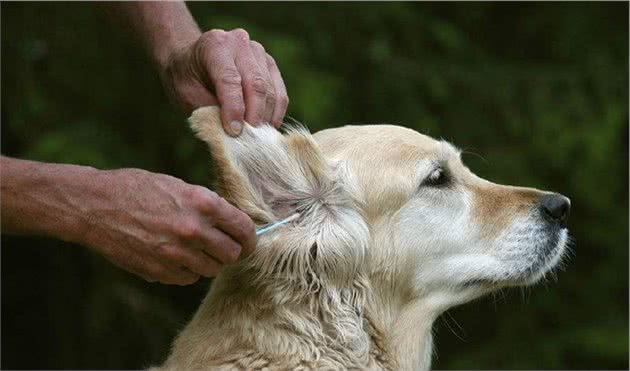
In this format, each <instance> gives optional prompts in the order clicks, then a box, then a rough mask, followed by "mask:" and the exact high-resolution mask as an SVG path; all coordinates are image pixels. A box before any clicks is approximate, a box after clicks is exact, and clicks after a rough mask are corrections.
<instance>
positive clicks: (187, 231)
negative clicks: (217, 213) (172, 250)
mask: <svg viewBox="0 0 630 371" xmlns="http://www.w3.org/2000/svg"><path fill="white" fill-rule="evenodd" d="M177 234H178V235H179V236H180V237H182V238H184V239H193V238H196V237H197V236H199V235H200V234H201V225H200V224H199V223H198V222H197V221H196V220H184V221H182V222H180V223H179V225H178V226H177Z"/></svg>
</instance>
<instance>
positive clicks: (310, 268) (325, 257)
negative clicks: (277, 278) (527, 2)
mask: <svg viewBox="0 0 630 371" xmlns="http://www.w3.org/2000/svg"><path fill="white" fill-rule="evenodd" d="M190 123H191V126H192V128H193V130H194V131H195V133H196V134H197V136H198V137H199V138H201V139H202V140H203V141H205V142H206V143H208V145H209V147H210V151H211V153H212V156H213V158H214V161H215V164H216V167H217V178H218V184H217V189H218V191H219V193H220V194H221V195H222V196H223V197H224V198H226V199H227V200H228V201H230V202H232V203H233V204H235V205H236V206H237V207H239V208H240V209H242V210H244V211H245V212H246V213H247V214H249V215H250V216H251V217H252V218H253V219H254V220H255V221H256V222H258V223H269V222H272V221H274V220H278V219H280V218H283V217H285V216H288V215H290V214H292V213H294V212H298V213H300V218H299V219H298V221H297V222H296V223H293V224H292V225H291V226H287V227H285V228H281V229H280V230H279V232H277V233H270V235H265V236H261V238H260V240H259V247H260V246H261V245H270V246H281V247H278V248H275V247H274V248H269V249H266V251H265V253H264V254H255V256H254V259H260V260H262V261H258V262H257V264H256V265H257V266H258V268H259V269H260V273H261V274H262V275H264V276H268V275H274V273H276V274H281V275H282V276H283V277H291V278H292V279H291V281H293V282H294V283H300V284H304V285H307V286H309V287H310V288H311V289H312V286H313V285H316V284H319V283H320V279H324V280H326V281H328V282H329V283H332V282H335V283H336V284H337V285H341V286H346V287H347V285H348V284H349V282H350V281H351V280H352V277H354V276H355V274H356V273H357V271H358V270H359V268H360V266H361V265H362V263H363V259H364V257H365V252H366V248H367V240H368V236H369V231H368V228H367V225H366V223H365V221H364V218H363V216H362V215H361V212H360V211H359V210H360V209H361V208H360V207H359V203H360V201H359V198H358V196H357V195H356V192H354V191H353V188H352V183H353V182H352V179H351V176H350V175H349V174H350V172H349V171H347V168H346V166H345V164H344V163H337V164H336V165H334V166H333V165H331V164H329V163H328V162H327V161H326V159H325V158H324V156H323V154H322V153H321V151H320V150H319V147H318V145H317V143H316V142H315V141H314V139H313V137H312V136H311V135H310V133H308V131H307V130H306V129H303V128H301V129H291V130H289V131H288V133H287V134H286V135H284V136H283V135H282V134H280V133H279V132H278V131H277V130H275V129H274V128H272V127H271V126H266V125H263V126H260V127H252V126H249V125H244V127H243V131H242V133H241V135H240V136H239V137H238V138H232V137H229V136H228V135H226V134H225V133H224V131H223V128H222V126H221V124H220V121H219V111H218V108H217V107H204V108H200V109H197V110H196V111H195V112H193V115H192V117H191V118H190ZM309 275H312V276H313V277H309ZM315 276H316V277H315ZM307 291H308V290H307Z"/></svg>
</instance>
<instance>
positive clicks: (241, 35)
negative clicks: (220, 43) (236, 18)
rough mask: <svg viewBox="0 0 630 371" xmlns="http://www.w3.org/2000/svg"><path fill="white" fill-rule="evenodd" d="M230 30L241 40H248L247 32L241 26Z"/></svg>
mask: <svg viewBox="0 0 630 371" xmlns="http://www.w3.org/2000/svg"><path fill="white" fill-rule="evenodd" d="M231 32H232V33H233V34H234V36H236V38H238V39H239V40H241V41H247V40H249V33H247V31H245V30H244V29H242V28H235V29H233V30H232V31H231Z"/></svg>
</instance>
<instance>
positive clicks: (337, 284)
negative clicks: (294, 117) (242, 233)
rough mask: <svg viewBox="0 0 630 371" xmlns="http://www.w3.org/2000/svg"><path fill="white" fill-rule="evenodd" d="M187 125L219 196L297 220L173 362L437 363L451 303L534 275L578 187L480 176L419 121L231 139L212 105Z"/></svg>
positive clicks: (271, 237) (171, 366)
mask: <svg viewBox="0 0 630 371" xmlns="http://www.w3.org/2000/svg"><path fill="white" fill-rule="evenodd" d="M190 122H191V125H192V128H193V130H194V131H195V132H196V134H197V135H198V137H199V138H201V139H202V140H203V141H205V142H206V143H207V144H208V145H209V147H210V151H211V154H212V157H213V159H214V163H215V165H216V170H217V179H218V184H217V189H218V190H219V193H220V194H221V195H222V196H223V197H225V198H226V199H227V200H228V201H230V202H231V203H233V204H234V205H236V206H238V207H239V208H240V209H242V210H243V211H245V212H246V213H247V214H248V215H250V216H251V217H252V219H253V220H254V221H255V222H256V223H257V224H259V225H264V224H268V223H273V222H276V221H278V220H281V219H283V218H285V217H287V216H289V215H291V214H293V213H296V212H297V213H299V215H300V216H299V218H298V219H297V220H295V221H293V222H292V223H288V224H286V225H283V226H281V227H278V228H276V229H274V230H273V231H270V232H268V233H266V234H263V235H261V236H260V237H259V239H258V244H257V248H256V250H255V251H254V252H253V253H252V255H250V256H248V257H246V258H244V259H241V260H239V261H238V262H237V263H235V264H233V265H231V266H227V267H226V268H225V269H224V270H223V271H222V273H221V274H220V275H219V276H218V277H217V278H216V279H215V280H214V282H213V284H212V287H211V289H210V291H209V293H208V295H207V296H206V298H205V299H204V300H203V302H202V304H201V306H200V308H199V310H198V311H197V313H196V314H195V316H194V318H193V319H192V320H191V322H190V323H189V324H188V325H187V326H186V328H185V329H184V330H183V331H182V332H181V333H180V334H179V336H177V338H176V340H175V342H174V344H173V346H172V349H171V353H170V355H169V357H168V359H167V360H166V362H165V364H164V365H163V366H161V369H162V370H426V369H429V368H430V365H431V353H432V347H431V326H432V324H433V322H434V321H435V319H436V318H437V317H438V316H439V315H440V314H441V313H442V312H444V311H445V310H447V309H448V308H450V307H453V306H455V305H458V304H462V303H465V302H467V301H470V300H472V299H474V298H477V297H479V296H481V295H484V294H486V293H489V292H491V291H493V290H496V289H498V288H501V287H506V286H522V285H530V284H532V283H534V282H536V281H538V280H539V279H541V278H542V277H543V276H544V275H545V274H546V273H547V272H549V271H550V270H552V269H553V268H554V267H556V266H557V265H558V263H559V261H560V260H561V259H562V257H563V254H564V252H565V250H566V245H567V240H568V233H567V229H566V227H565V222H566V219H567V217H568V214H569V208H570V201H569V199H568V198H566V197H564V196H562V195H559V194H556V193H550V192H543V191H539V190H536V189H532V188H521V187H511V186H504V185H498V184H495V183H491V182H489V181H487V180H484V179H481V178H479V177H477V176H476V175H475V174H473V173H472V172H471V171H470V170H469V169H468V168H466V166H464V164H463V163H462V161H461V159H460V153H459V151H458V150H457V149H456V148H455V147H453V146H452V145H451V144H449V143H447V142H445V141H437V140H434V139H432V138H430V137H428V136H425V135H422V134H419V133H417V132H415V131H413V130H410V129H407V128H403V127H398V126H392V125H369V126H345V127H341V128H335V129H328V130H323V131H321V132H318V133H317V134H315V135H311V134H309V133H308V132H307V131H306V130H305V129H300V128H297V129H296V128H294V129H288V131H287V132H286V133H285V134H281V133H279V132H278V131H276V130H275V129H273V128H272V127H270V126H260V127H251V126H248V125H245V127H244V128H243V132H242V134H241V135H240V136H239V137H238V138H231V137H229V136H227V135H226V134H225V133H224V132H223V129H222V126H221V124H220V121H219V114H218V109H217V108H216V107H204V108H200V109H198V110H196V111H195V112H194V113H193V115H192V117H191V118H190ZM488 366H492V365H488Z"/></svg>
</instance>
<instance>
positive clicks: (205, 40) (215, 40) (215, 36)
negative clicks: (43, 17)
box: [200, 29, 228, 45]
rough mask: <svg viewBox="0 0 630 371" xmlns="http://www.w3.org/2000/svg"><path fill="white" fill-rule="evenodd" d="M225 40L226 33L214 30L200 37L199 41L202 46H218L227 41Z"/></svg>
mask: <svg viewBox="0 0 630 371" xmlns="http://www.w3.org/2000/svg"><path fill="white" fill-rule="evenodd" d="M227 38H228V35H227V32H225V31H223V30H221V29H214V30H210V31H208V32H205V33H204V34H203V35H201V38H200V39H201V40H200V41H201V43H202V44H209V45H218V44H224V43H225V42H226V41H227Z"/></svg>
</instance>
